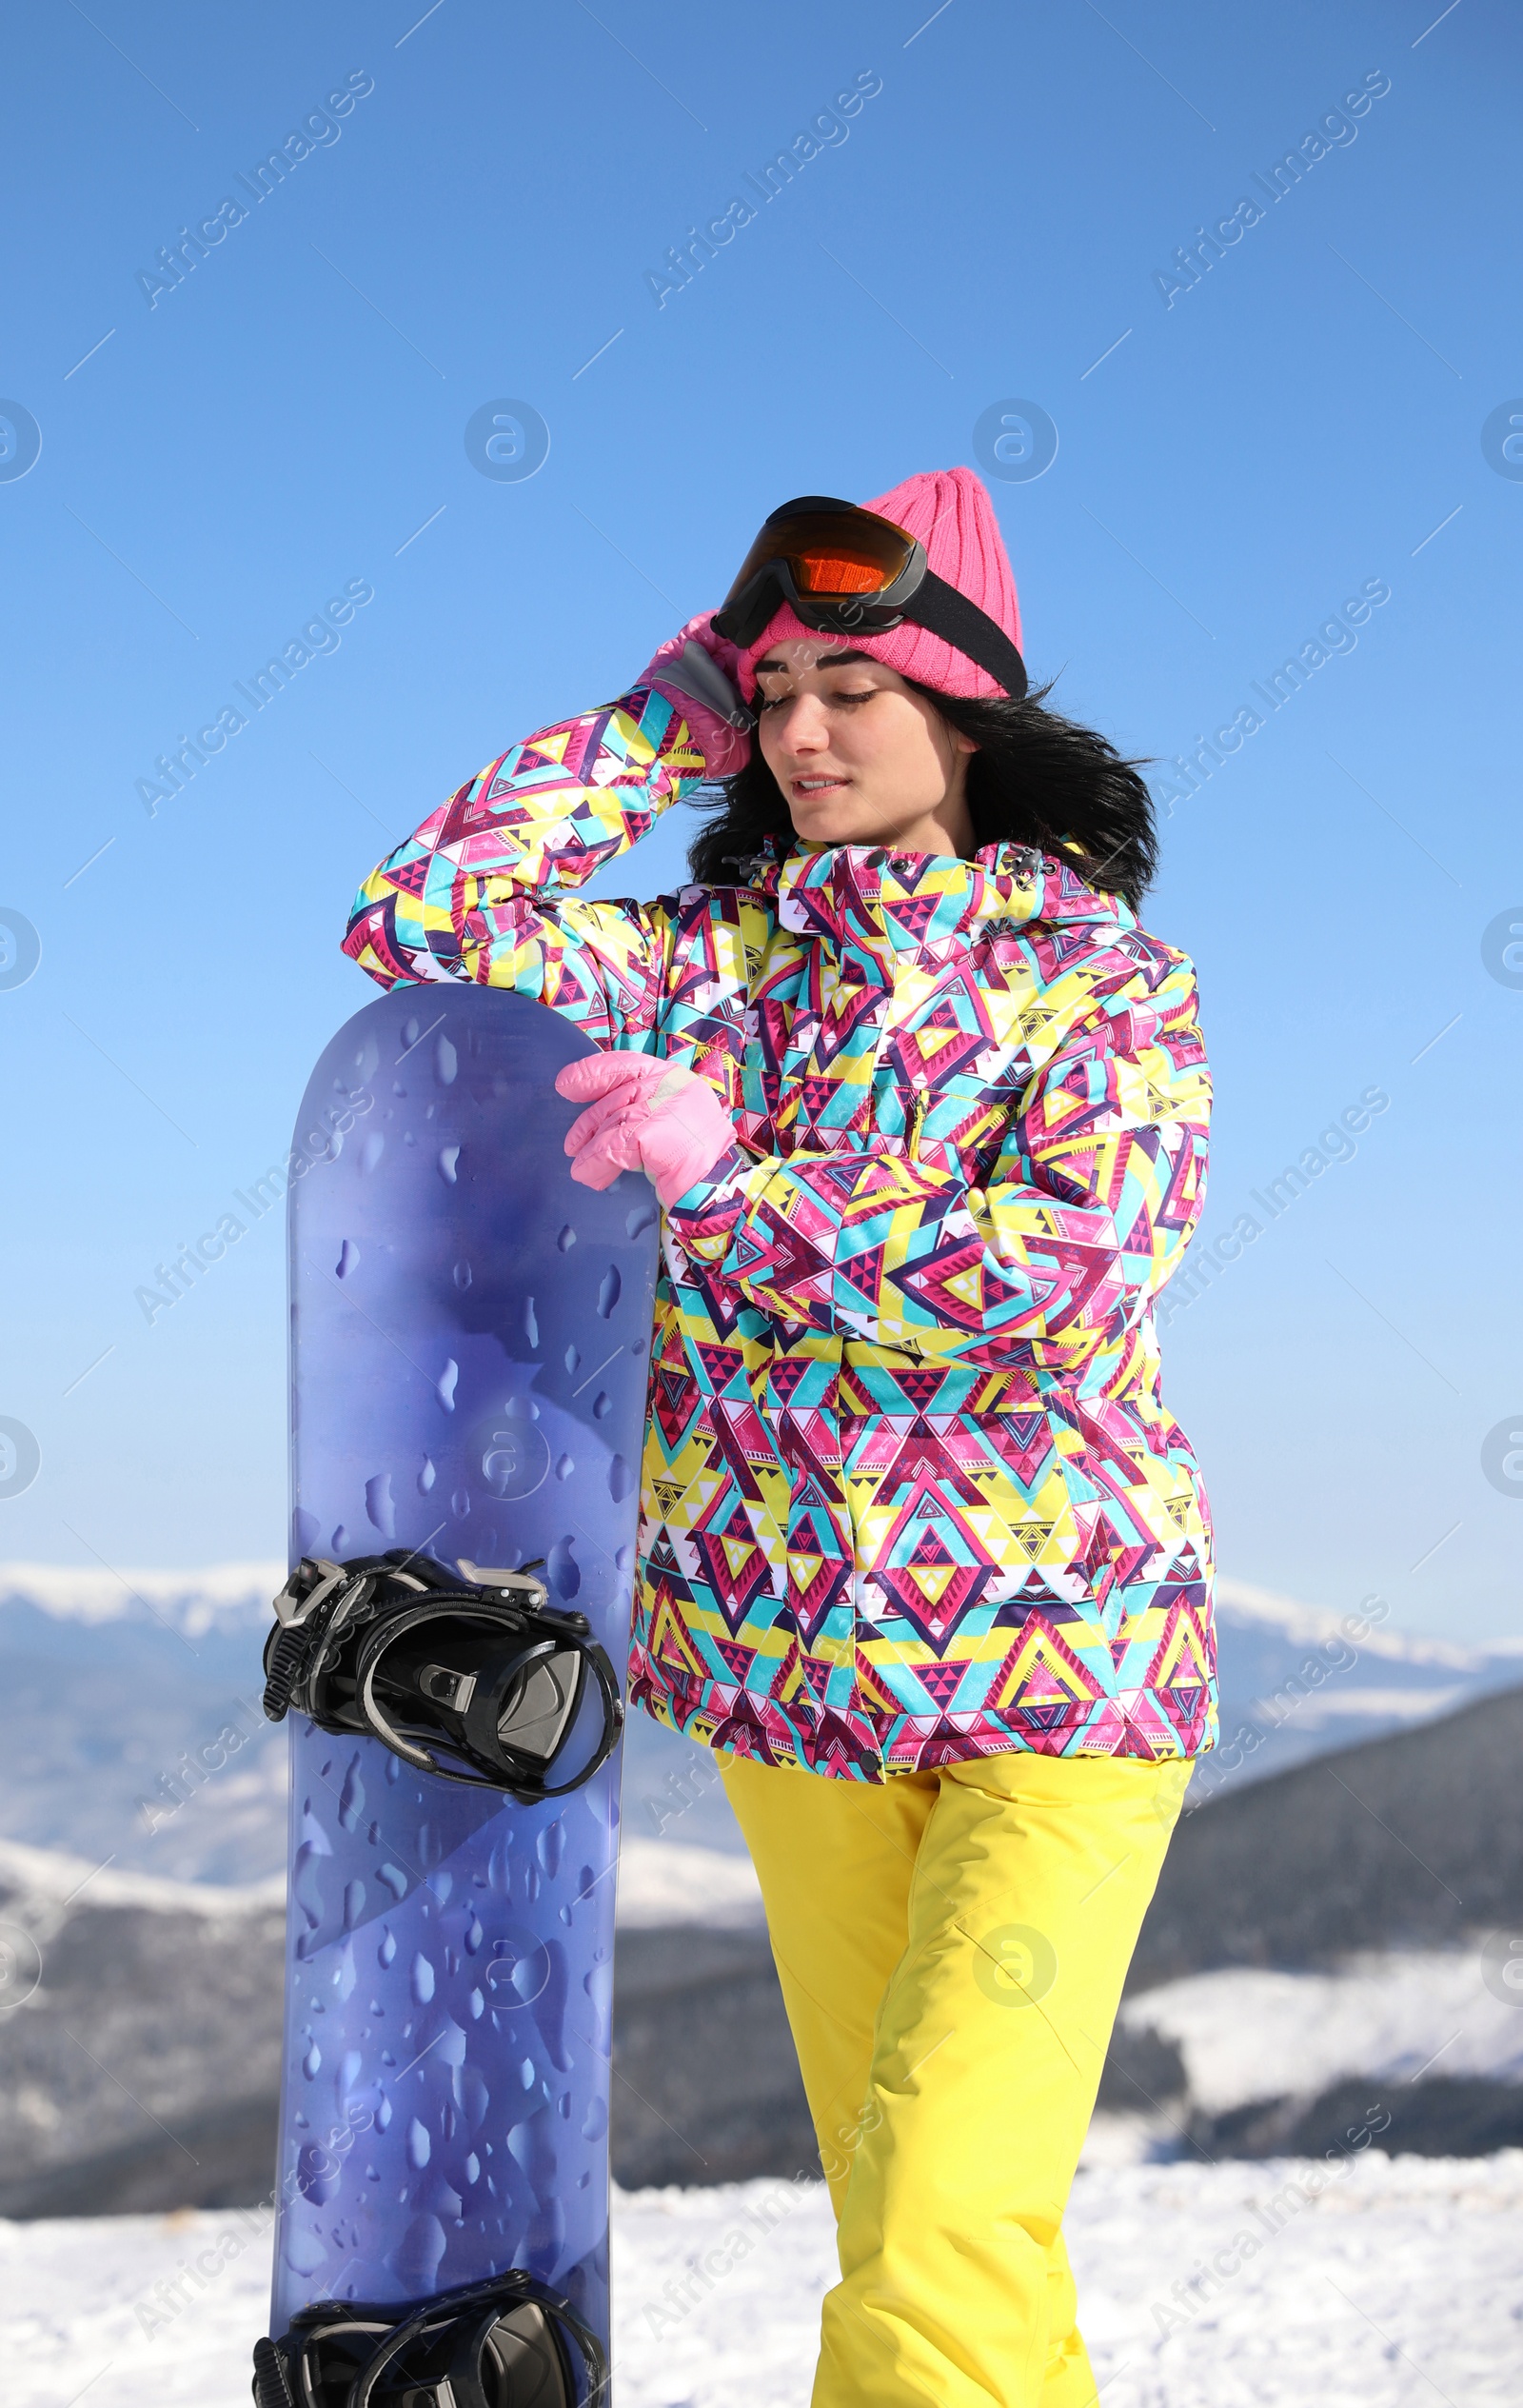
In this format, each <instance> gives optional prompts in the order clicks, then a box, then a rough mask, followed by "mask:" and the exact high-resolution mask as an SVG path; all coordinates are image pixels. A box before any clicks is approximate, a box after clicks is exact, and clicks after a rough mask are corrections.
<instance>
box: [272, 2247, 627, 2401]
mask: <svg viewBox="0 0 1523 2408" xmlns="http://www.w3.org/2000/svg"><path fill="white" fill-rule="evenodd" d="M567 2336H569V2337H570V2339H571V2340H572V2341H573V2342H574V2343H575V2345H576V2348H577V2351H578V2353H579V2354H580V2356H581V2359H582V2365H583V2377H584V2388H582V2389H579V2388H578V2383H577V2378H576V2375H575V2373H574V2371H573V2367H572V2360H571V2353H570V2351H569V2349H568V2348H567V2346H566V2341H567ZM607 2383H608V2363H607V2359H606V2358H605V2357H604V2355H603V2347H602V2344H601V2343H600V2341H599V2339H598V2337H597V2335H596V2334H595V2333H594V2332H593V2331H592V2330H591V2329H590V2327H589V2326H588V2325H586V2324H585V2323H583V2319H582V2318H581V2317H579V2316H578V2315H577V2313H576V2310H575V2309H574V2308H573V2307H572V2306H571V2303H570V2301H569V2300H568V2299H563V2298H562V2297H561V2295H560V2293H559V2292H556V2291H552V2290H551V2289H550V2288H549V2286H548V2285H547V2284H545V2283H543V2282H537V2281H536V2280H535V2279H534V2277H533V2276H532V2275H528V2274H522V2273H514V2274H505V2275H497V2276H494V2277H492V2278H491V2279H489V2280H488V2281H485V2282H468V2283H465V2284H463V2285H462V2286H461V2287H460V2288H459V2289H458V2290H454V2291H442V2292H441V2293H440V2294H439V2297H438V2298H437V2299H425V2300H424V2301H423V2302H422V2303H421V2304H417V2305H410V2306H409V2305H402V2306H399V2307H376V2306H372V2305H368V2304H366V2303H365V2302H362V2301H358V2300H349V2299H320V2300H316V2301H314V2303H313V2304H312V2305H311V2306H310V2307H307V2308H303V2309H301V2310H300V2311H299V2312H298V2314H297V2315H296V2316H294V2317H293V2318H292V2319H291V2323H290V2329H289V2330H288V2332H287V2333H286V2334H285V2335H284V2337H283V2338H281V2339H280V2340H278V2341H272V2340H258V2341H256V2342H255V2343H254V2379H253V2385H252V2389H253V2396H254V2400H255V2402H256V2408H601V2404H602V2403H603V2400H604V2398H605V2397H606V2392H607Z"/></svg>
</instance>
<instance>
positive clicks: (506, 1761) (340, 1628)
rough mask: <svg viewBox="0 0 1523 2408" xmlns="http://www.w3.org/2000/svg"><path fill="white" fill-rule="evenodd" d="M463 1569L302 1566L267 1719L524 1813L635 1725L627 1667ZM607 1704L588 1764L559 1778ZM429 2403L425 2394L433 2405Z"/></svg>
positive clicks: (493, 1575) (392, 1562)
mask: <svg viewBox="0 0 1523 2408" xmlns="http://www.w3.org/2000/svg"><path fill="white" fill-rule="evenodd" d="M461 1574H463V1575H464V1577H461V1576H460V1575H456V1574H451V1573H449V1572H446V1571H445V1568H444V1566H443V1565H442V1564H439V1563H435V1562H432V1561H431V1560H430V1559H429V1558H428V1557H427V1556H424V1555H412V1554H408V1553H407V1552H405V1550H404V1549H402V1548H400V1547H399V1548H395V1549H393V1551H392V1552H391V1553H390V1554H389V1555H368V1556H360V1557H357V1558H356V1559H355V1560H354V1561H352V1562H348V1563H330V1562H326V1561H325V1560H324V1559H323V1558H321V1557H317V1558H312V1557H304V1558H303V1560H302V1562H300V1563H298V1565H297V1566H296V1569H295V1571H294V1572H293V1573H292V1574H291V1576H290V1579H289V1580H288V1581H287V1583H286V1585H285V1587H284V1588H283V1589H282V1590H281V1593H280V1595H279V1596H278V1597H277V1598H276V1600H275V1617H276V1621H275V1627H274V1629H273V1630H272V1631H271V1632H270V1634H269V1637H268V1639H267V1642H266V1644H265V1712H266V1714H267V1716H268V1718H269V1720H270V1721H272V1722H280V1721H284V1720H285V1717H286V1715H287V1712H288V1710H289V1709H290V1708H291V1707H292V1706H294V1707H295V1708H296V1710H297V1712H298V1713H300V1714H306V1715H309V1716H310V1718H311V1720H312V1721H314V1722H316V1723H318V1724H319V1725H320V1727H321V1728H322V1729H323V1730H325V1731H341V1732H344V1731H363V1732H366V1733H367V1734H368V1735H369V1736H370V1737H372V1738H374V1739H378V1740H382V1741H385V1743H386V1746H387V1747H389V1748H391V1749H392V1750H393V1751H394V1752H395V1753H396V1754H397V1755H398V1756H401V1757H403V1758H405V1761H407V1762H408V1763H409V1764H413V1765H416V1766H417V1768H418V1770H419V1771H420V1772H425V1773H436V1774H438V1775H439V1777H440V1779H441V1780H444V1781H465V1782H466V1783H467V1784H469V1785H470V1786H472V1787H477V1788H485V1789H503V1790H506V1791H507V1792H508V1794H509V1796H511V1797H514V1798H517V1799H518V1800H519V1801H521V1802H522V1803H524V1804H525V1805H529V1804H533V1803H534V1801H536V1800H538V1799H541V1798H560V1797H564V1795H565V1793H566V1791H567V1790H570V1789H576V1788H579V1787H580V1785H581V1784H582V1782H583V1781H587V1780H589V1779H590V1778H591V1776H592V1775H593V1774H594V1773H595V1772H596V1771H597V1769H598V1767H599V1765H600V1764H602V1763H603V1762H604V1761H606V1759H607V1758H608V1756H609V1755H610V1754H611V1753H612V1751H613V1749H614V1747H615V1745H616V1744H617V1742H618V1739H619V1734H620V1732H621V1730H622V1729H623V1719H624V1709H623V1699H622V1698H621V1696H620V1694H619V1682H618V1679H617V1676H616V1675H615V1672H614V1668H613V1665H612V1664H611V1663H610V1662H609V1661H608V1658H607V1656H606V1655H605V1654H604V1652H603V1648H602V1647H600V1646H599V1645H598V1642H597V1641H596V1640H595V1639H594V1638H592V1636H591V1633H590V1626H589V1624H588V1622H587V1619H586V1616H585V1615H584V1614H570V1613H563V1612H561V1611H559V1610H558V1609H557V1608H556V1607H554V1606H552V1605H551V1603H550V1602H549V1592H548V1590H547V1589H546V1588H545V1585H544V1582H543V1581H540V1580H536V1579H535V1578H534V1576H533V1573H532V1571H528V1570H525V1571H522V1572H507V1571H492V1570H489V1569H488V1568H486V1567H485V1566H484V1565H482V1564H479V1563H471V1562H468V1561H467V1560H466V1559H465V1557H462V1558H461ZM584 1701H591V1702H592V1703H593V1704H594V1705H595V1706H596V1708H597V1709H598V1715H597V1725H596V1736H595V1740H594V1742H593V1744H592V1745H591V1747H590V1750H585V1749H583V1747H582V1746H580V1745H579V1746H578V1747H577V1748H576V1750H575V1755H576V1757H577V1758H578V1759H580V1761H578V1763H577V1769H576V1770H575V1771H574V1772H572V1773H570V1774H568V1775H566V1776H565V1777H564V1779H561V1780H558V1781H557V1780H552V1779H551V1778H550V1776H551V1774H552V1772H553V1771H554V1770H555V1769H556V1767H557V1766H558V1765H559V1764H560V1762H561V1760H562V1758H563V1756H564V1755H566V1754H568V1753H570V1752H571V1749H570V1741H571V1740H572V1737H573V1734H574V1733H575V1732H577V1731H579V1730H581V1731H583V1733H586V1732H587V1731H588V1727H589V1725H590V1724H591V1723H592V1721H593V1718H592V1717H590V1716H587V1715H583V1714H582V1713H581V1712H580V1710H579V1709H580V1708H581V1707H582V1705H583V1702H584ZM421 2397H422V2396H421V2395H420V2398H421Z"/></svg>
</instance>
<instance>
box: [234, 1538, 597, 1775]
mask: <svg viewBox="0 0 1523 2408" xmlns="http://www.w3.org/2000/svg"><path fill="white" fill-rule="evenodd" d="M462 1569H463V1571H464V1572H465V1575H466V1577H465V1579H461V1578H458V1577H455V1576H452V1575H451V1574H450V1573H448V1572H446V1571H445V1569H444V1568H443V1566H442V1565H440V1564H438V1563H435V1562H432V1561H431V1560H430V1559H429V1558H428V1557H427V1556H423V1555H415V1554H408V1553H407V1552H405V1550H404V1549H402V1548H400V1547H399V1548H397V1549H396V1550H394V1552H393V1553H391V1554H389V1555H380V1556H361V1557H358V1558H356V1559H355V1560H354V1561H353V1562H348V1563H330V1562H326V1561H325V1560H323V1559H322V1558H315V1559H314V1558H304V1559H303V1561H302V1562H300V1563H299V1564H298V1565H297V1567H296V1569H295V1571H294V1572H293V1573H292V1574H291V1576H290V1579H289V1580H288V1581H287V1583H286V1586H285V1587H284V1588H283V1589H282V1590H281V1593H280V1595H279V1596H278V1597H277V1598H276V1600H275V1617H276V1620H275V1627H274V1629H273V1630H272V1631H271V1632H270V1634H269V1637H268V1639H267V1642H266V1643H265V1675H266V1684H265V1712H266V1715H267V1718H268V1719H269V1721H272V1722H280V1721H284V1720H285V1717H286V1715H287V1712H288V1711H289V1710H290V1708H291V1707H293V1706H294V1707H295V1708H296V1710H297V1712H298V1713H301V1714H306V1715H308V1716H310V1718H311V1720H312V1721H314V1722H316V1723H317V1724H318V1725H319V1727H320V1728H321V1729H323V1730H325V1731H335V1732H351V1731H360V1732H365V1733H366V1734H367V1735H368V1736H369V1737H371V1738H372V1739H378V1740H380V1741H383V1743H384V1744H385V1745H386V1746H387V1747H389V1748H390V1749H391V1750H392V1752H393V1754H394V1755H397V1756H400V1757H402V1758H403V1759H404V1760H405V1762H407V1763H409V1764H412V1765H414V1766H416V1768H417V1769H418V1770H419V1771H420V1772H426V1773H435V1774H438V1775H439V1777H440V1778H441V1779H442V1780H445V1781H463V1782H465V1783H466V1784H468V1785H470V1786H474V1787H478V1788H487V1789H502V1790H505V1791H506V1792H507V1793H508V1795H509V1796H510V1797H513V1798H516V1799H518V1800H519V1801H520V1802H521V1803H523V1804H525V1805H527V1804H532V1803H533V1802H534V1801H536V1800H538V1799H541V1798H559V1797H564V1795H565V1793H566V1792H567V1791H568V1790H571V1789H576V1788H580V1786H581V1784H582V1783H583V1781H589V1780H590V1779H591V1777H592V1775H593V1774H594V1773H595V1772H596V1771H597V1769H598V1767H599V1765H600V1764H602V1763H603V1762H605V1761H606V1760H607V1758H608V1756H609V1755H610V1754H611V1753H612V1751H613V1748H614V1746H615V1744H616V1743H617V1741H618V1738H619V1734H620V1732H621V1730H622V1729H623V1715H624V1709H623V1698H622V1697H621V1696H620V1694H619V1682H618V1679H617V1676H616V1675H615V1672H614V1668H613V1665H612V1664H611V1662H609V1660H608V1657H607V1655H606V1654H605V1653H604V1651H603V1648H602V1647H600V1646H599V1645H598V1643H597V1642H596V1640H595V1639H593V1638H592V1636H591V1634H590V1627H589V1624H588V1622H587V1620H586V1617H585V1615H583V1614H569V1613H562V1612H559V1611H557V1610H556V1609H555V1608H554V1607H553V1606H552V1605H551V1604H550V1602H549V1592H548V1590H547V1589H546V1588H545V1585H544V1582H543V1581H538V1580H536V1579H534V1577H533V1575H532V1573H531V1572H528V1571H522V1572H508V1571H489V1570H486V1569H484V1568H483V1566H481V1565H480V1564H476V1563H470V1564H464V1563H463V1565H462ZM583 1702H588V1703H589V1704H590V1706H591V1708H592V1711H591V1713H590V1714H586V1715H584V1714H583V1712H582V1710H581V1709H582V1707H583ZM589 1724H590V1725H591V1737H590V1744H589V1741H588V1725H589ZM579 1732H580V1733H581V1739H580V1741H579V1742H578V1743H577V1744H576V1745H575V1747H574V1748H573V1744H572V1743H573V1741H575V1740H577V1735H578V1733H579ZM567 1758H574V1760H575V1761H576V1769H575V1770H574V1771H573V1772H570V1773H569V1774H567V1775H566V1776H565V1777H564V1778H563V1779H560V1780H552V1779H551V1774H552V1772H554V1771H555V1770H556V1769H557V1768H558V1767H560V1766H561V1765H562V1763H563V1760H564V1759H567Z"/></svg>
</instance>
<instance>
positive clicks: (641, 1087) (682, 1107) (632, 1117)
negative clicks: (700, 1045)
mask: <svg viewBox="0 0 1523 2408" xmlns="http://www.w3.org/2000/svg"><path fill="white" fill-rule="evenodd" d="M555 1088H556V1093H557V1094H558V1095H564V1096H565V1097H566V1098H567V1099H568V1100H569V1101H570V1102H571V1103H573V1104H586V1105H587V1107H588V1108H587V1110H586V1111H584V1112H583V1113H582V1114H580V1116H579V1117H578V1118H577V1119H576V1120H574V1121H573V1122H572V1124H571V1126H570V1127H569V1128H568V1129H567V1131H566V1136H565V1150H566V1152H567V1153H568V1154H569V1155H570V1156H571V1176H572V1178H573V1179H574V1180H576V1181H577V1183H578V1184H579V1185H581V1186H583V1187H599V1188H601V1187H611V1186H612V1185H613V1183H614V1181H615V1180H616V1179H617V1178H618V1176H619V1174H620V1172H621V1171H623V1170H643V1172H644V1174H645V1176H646V1178H647V1179H648V1180H649V1181H650V1184H651V1185H652V1186H653V1187H654V1188H655V1190H656V1193H657V1195H658V1196H659V1197H660V1198H661V1201H662V1204H663V1206H665V1207H667V1208H668V1209H669V1208H670V1206H671V1205H672V1204H675V1203H676V1202H677V1200H678V1198H679V1197H680V1196H683V1195H685V1194H686V1192H687V1190H688V1188H689V1187H691V1186H692V1185H694V1184H695V1183H696V1182H697V1181H698V1180H700V1179H702V1178H704V1177H705V1176H706V1175H707V1173H708V1172H709V1171H711V1170H712V1169H713V1168H714V1166H715V1164H717V1163H719V1162H721V1161H722V1159H723V1157H724V1156H725V1155H726V1154H727V1153H728V1152H729V1151H730V1148H731V1147H732V1145H733V1144H735V1130H734V1127H733V1125H732V1124H731V1121H730V1117H729V1114H728V1113H727V1112H726V1111H725V1109H724V1106H723V1104H722V1103H721V1102H720V1099H719V1097H718V1096H717V1095H716V1094H715V1092H714V1089H713V1088H712V1087H711V1086H710V1085H709V1083H708V1081H707V1080H706V1079H701V1078H699V1077H697V1076H696V1074H695V1073H694V1072H693V1071H691V1070H685V1069H683V1067H682V1065H681V1063H676V1062H662V1061H657V1060H655V1059H654V1058H653V1057H652V1056H651V1055H650V1054H646V1053H594V1054H584V1055H583V1057H582V1059H581V1060H580V1061H579V1062H568V1063H567V1064H566V1065H565V1067H564V1070H561V1071H558V1072H557V1074H556V1081H555Z"/></svg>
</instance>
